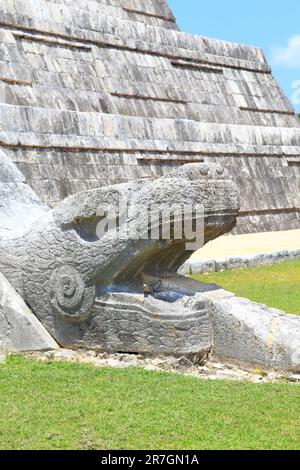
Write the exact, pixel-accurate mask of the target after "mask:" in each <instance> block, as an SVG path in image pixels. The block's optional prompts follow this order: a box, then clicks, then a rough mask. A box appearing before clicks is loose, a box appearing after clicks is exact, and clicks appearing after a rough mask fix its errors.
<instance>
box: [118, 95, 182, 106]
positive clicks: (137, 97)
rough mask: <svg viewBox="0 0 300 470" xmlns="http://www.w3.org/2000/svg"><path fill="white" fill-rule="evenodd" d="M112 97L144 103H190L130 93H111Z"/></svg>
mask: <svg viewBox="0 0 300 470" xmlns="http://www.w3.org/2000/svg"><path fill="white" fill-rule="evenodd" d="M110 95H111V96H114V97H116V98H125V99H128V100H142V101H158V102H160V103H174V104H184V105H187V104H188V102H187V101H184V100H179V99H175V98H165V97H159V96H146V95H135V94H130V93H110Z"/></svg>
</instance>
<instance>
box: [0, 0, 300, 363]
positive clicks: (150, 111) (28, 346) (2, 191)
mask: <svg viewBox="0 0 300 470" xmlns="http://www.w3.org/2000/svg"><path fill="white" fill-rule="evenodd" d="M0 119H1V120H0V351H26V350H43V349H54V348H58V347H60V346H63V347H72V348H78V347H83V348H92V349H98V350H105V351H109V352H130V353H144V354H151V355H156V354H165V355H174V356H177V357H181V356H184V357H188V358H190V359H192V360H193V361H196V362H197V361H202V360H204V359H205V358H206V357H207V356H208V355H213V356H217V357H219V358H221V359H223V358H224V359H231V360H232V359H235V360H237V361H238V362H246V363H251V364H260V365H264V366H269V367H275V368H280V369H290V370H300V319H299V318H298V317H296V316H293V315H285V314H284V312H279V311H277V310H274V309H268V308H267V307H265V306H262V305H258V304H255V303H253V302H250V301H248V300H246V299H238V298H236V297H235V296H234V295H233V294H231V293H230V292H226V291H224V290H223V289H221V288H219V287H218V286H216V285H211V284H201V283H198V282H196V281H193V280H191V279H188V278H186V277H183V276H180V275H179V274H177V272H178V269H179V268H180V266H182V264H183V263H184V262H185V261H186V260H187V259H188V257H189V256H190V252H189V251H187V249H186V242H187V241H188V239H187V238H186V237H183V238H182V239H178V238H177V237H176V234H175V222H176V221H175V220H173V222H172V224H173V225H172V226H171V230H170V232H169V235H168V237H165V238H163V237H159V238H158V239H153V238H151V237H148V238H147V237H146V238H135V237H134V236H133V234H134V233H136V232H138V230H139V228H140V224H141V222H142V221H143V219H144V218H146V215H147V216H148V207H149V206H150V205H151V204H156V205H157V206H158V207H161V206H162V205H163V204H166V205H167V206H168V207H171V206H172V205H173V204H179V205H189V206H192V205H201V206H203V208H204V242H205V243H207V242H208V241H210V240H213V239H214V238H216V237H218V236H220V235H222V234H224V233H226V232H228V231H230V230H232V229H234V227H236V230H237V231H244V232H247V231H255V230H265V229H268V230H269V229H272V230H275V229H280V228H289V227H290V228H292V227H298V226H299V221H300V218H299V205H297V204H299V203H298V200H299V187H298V181H299V176H300V175H299V165H298V163H299V164H300V125H299V123H298V122H297V120H296V118H295V116H294V112H293V110H292V109H291V107H290V105H289V104H288V102H287V100H286V98H285V97H284V96H283V94H282V92H281V91H280V89H279V88H278V86H277V84H276V83H275V81H274V79H273V77H272V75H271V72H270V69H269V67H268V65H267V64H266V61H265V59H264V57H263V54H262V52H261V51H260V50H259V49H255V48H251V47H246V46H239V45H234V44H230V43H224V42H222V41H215V40H208V39H206V38H202V37H196V36H195V37H194V36H193V37H192V36H188V35H186V34H184V33H181V32H179V31H178V28H177V26H176V22H175V19H174V17H173V15H172V13H171V11H170V10H169V8H168V6H167V4H166V2H165V1H163V0H143V1H138V0H132V1H129V0H128V1H125V0H124V1H123V0H98V1H92V0H91V1H89V0H82V1H81V2H75V1H73V0H53V1H48V0H39V1H38V0H26V1H25V0H18V1H17V0H16V1H14V0H8V1H7V0H6V1H4V0H0ZM216 163H218V164H220V165H221V166H220V165H216ZM120 199H126V200H127V201H128V207H129V212H128V214H127V215H126V220H125V222H126V224H125V226H124V227H123V225H121V229H120V231H119V233H118V236H117V233H116V230H115V229H112V230H109V231H107V232H106V233H105V234H104V235H103V236H102V237H99V236H98V233H97V227H98V225H99V223H101V221H102V217H103V214H102V215H101V213H100V214H99V211H98V209H99V208H101V207H106V205H108V206H109V205H110V204H114V203H117V202H119V200H120ZM240 204H241V207H240ZM141 205H142V206H143V207H144V209H145V207H146V211H141V210H140V207H141ZM190 217H191V222H194V223H195V221H196V220H195V218H196V216H195V214H194V213H192V214H191V216H190ZM161 224H162V221H161V219H158V228H161Z"/></svg>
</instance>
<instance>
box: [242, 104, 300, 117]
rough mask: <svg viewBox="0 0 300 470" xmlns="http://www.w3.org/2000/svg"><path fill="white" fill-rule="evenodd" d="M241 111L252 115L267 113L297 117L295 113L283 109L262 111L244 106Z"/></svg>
mask: <svg viewBox="0 0 300 470" xmlns="http://www.w3.org/2000/svg"><path fill="white" fill-rule="evenodd" d="M239 109H240V110H241V111H250V112H252V113H265V114H284V115H287V116H295V115H296V114H295V112H294V111H286V110H281V109H260V108H247V107H244V106H240V107H239Z"/></svg>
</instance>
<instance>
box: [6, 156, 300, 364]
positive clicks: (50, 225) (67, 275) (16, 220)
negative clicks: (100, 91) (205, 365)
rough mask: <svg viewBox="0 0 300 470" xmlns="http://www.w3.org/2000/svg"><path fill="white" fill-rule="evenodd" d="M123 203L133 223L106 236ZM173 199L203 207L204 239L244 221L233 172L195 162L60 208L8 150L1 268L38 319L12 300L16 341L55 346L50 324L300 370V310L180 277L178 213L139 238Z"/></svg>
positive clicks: (82, 341) (121, 346)
mask: <svg viewBox="0 0 300 470" xmlns="http://www.w3.org/2000/svg"><path fill="white" fill-rule="evenodd" d="M120 200H121V201H124V200H126V201H128V207H127V209H128V212H127V213H126V218H125V219H124V221H125V222H126V223H123V224H120V227H119V229H118V230H117V229H116V228H115V227H113V228H111V229H110V230H109V231H107V232H105V233H103V234H102V236H101V237H100V238H99V232H98V228H99V223H101V222H102V221H103V220H104V219H103V217H104V216H103V214H105V211H108V210H109V208H110V207H111V206H112V205H113V206H114V205H115V204H117V203H118V202H120ZM163 204H167V206H172V205H182V204H186V205H187V204H188V205H190V204H192V205H196V204H200V205H203V206H204V225H203V229H204V242H205V243H206V242H208V241H209V240H212V239H214V238H216V237H218V236H220V235H221V234H223V233H225V232H226V231H228V230H230V229H231V228H232V227H233V226H234V224H235V220H236V214H237V211H238V207H239V204H238V197H237V190H236V187H235V185H234V184H233V183H232V182H231V181H230V180H229V179H228V178H227V176H226V173H225V172H224V171H223V170H222V169H220V168H218V167H216V166H215V165H207V164H190V165H185V166H183V167H181V168H179V169H178V170H176V171H174V172H172V173H170V174H169V175H168V176H165V177H162V178H159V179H157V180H155V181H145V180H144V181H143V180H140V181H136V182H133V183H126V184H120V185H115V186H108V187H104V188H101V189H97V190H92V191H84V192H81V193H78V194H75V195H73V196H70V197H68V198H67V199H65V200H64V201H62V203H60V204H59V205H58V206H57V207H56V208H55V209H53V210H49V208H47V207H45V206H43V205H42V204H41V203H40V202H39V200H38V198H37V197H36V195H35V194H34V192H33V191H32V189H31V188H30V187H29V186H28V185H27V184H26V183H25V181H24V179H23V177H22V175H21V174H20V172H19V171H18V170H17V169H16V168H15V167H14V165H13V164H12V163H11V161H10V159H9V158H7V157H6V155H5V154H4V153H0V218H1V228H0V230H1V232H0V234H1V238H0V271H1V272H2V273H3V274H4V275H5V276H6V278H7V280H8V281H10V282H11V284H12V286H13V287H14V288H15V289H16V290H17V291H18V293H19V294H20V295H21V296H22V297H23V299H24V300H25V302H26V303H27V305H29V306H30V308H31V309H32V311H33V312H34V313H35V315H36V317H37V318H35V317H32V316H31V317H30V318H31V324H28V318H29V316H28V315H29V314H28V313H27V314H26V312H25V313H23V312H22V309H20V308H18V309H14V311H13V312H12V309H11V308H10V305H13V301H12V300H13V299H12V298H10V299H7V297H6V300H5V302H3V299H2V303H1V302H0V306H1V308H2V310H0V314H1V315H2V316H1V315H0V320H1V318H4V319H7V318H11V320H13V321H14V322H15V324H16V325H19V326H20V328H19V331H20V335H19V336H18V335H17V336H16V335H12V334H11V331H12V330H11V329H10V328H8V327H7V326H5V325H6V323H4V322H1V321H0V339H1V337H2V338H12V340H11V341H10V342H9V341H6V347H7V348H8V349H11V350H22V349H28V347H29V346H30V345H31V346H32V349H42V348H45V347H47V345H49V344H56V343H55V342H54V341H53V343H51V342H52V339H51V340H49V337H47V336H46V337H45V331H46V330H47V332H48V333H47V335H48V334H49V333H50V334H51V335H52V337H53V338H54V339H55V340H56V341H57V342H58V344H59V345H61V346H64V347H84V348H94V349H100V350H106V351H113V352H142V353H148V354H154V355H155V354H170V355H174V356H182V355H185V356H188V357H192V358H193V359H194V360H195V359H196V360H201V359H203V358H205V357H206V356H207V355H208V354H209V353H210V354H213V355H216V356H218V357H220V358H226V359H235V360H237V361H239V362H244V363H252V364H260V365H264V366H270V367H275V368H279V369H292V370H300V354H299V351H300V320H299V318H298V317H295V316H293V315H285V314H284V313H283V312H278V311H275V310H274V309H268V308H267V307H265V306H262V305H258V304H255V303H253V302H250V301H248V300H246V299H238V298H236V297H235V296H234V295H233V294H231V293H229V292H225V291H224V290H223V289H221V288H219V287H218V286H216V285H209V284H201V283H198V282H196V281H193V280H191V279H189V278H186V277H183V276H180V275H178V274H177V271H178V268H179V267H180V266H181V265H182V264H183V262H184V261H185V260H186V259H187V258H188V257H189V256H190V252H189V251H187V250H186V242H187V241H188V238H187V237H183V238H182V239H178V240H177V239H176V237H175V225H176V222H178V220H177V219H176V217H174V219H173V220H172V226H171V230H170V235H169V237H167V238H166V239H162V237H157V239H153V238H151V237H148V236H147V237H144V238H141V237H140V238H139V237H136V234H137V232H138V230H139V229H140V228H141V227H147V229H148V209H149V207H151V206H153V205H154V206H156V207H157V206H158V207H162V206H163ZM99 209H105V210H102V211H101V210H100V211H99ZM119 215H120V214H119ZM194 217H195V215H194V214H192V215H191V218H192V220H193V221H194V222H195V220H194ZM124 221H123V222H124ZM145 221H147V223H146V224H143V222H145ZM157 224H158V227H160V228H161V225H162V224H161V220H160V219H158V221H157ZM147 235H148V234H147ZM3 279H4V278H3ZM8 281H6V280H5V282H6V283H7V282H8ZM9 292H10V293H11V297H13V296H12V292H14V291H13V289H12V288H11V289H10V291H9ZM14 295H17V294H16V293H15V294H14ZM2 297H3V296H2ZM0 300H1V299H0ZM20 300H21V298H20ZM22 302H23V301H22ZM24 305H25V304H24ZM26 308H27V307H26ZM26 315H27V317H26ZM31 315H32V314H31ZM25 317H26V318H27V320H26V318H25ZM32 318H35V321H33V320H32ZM38 320H39V321H40V323H39V321H38ZM24 321H25V324H24V325H23V323H24ZM1 325H2V326H1ZM42 325H43V326H42ZM31 330H32V332H31V333H30V334H29V333H28V331H31ZM31 339H32V340H31ZM0 349H1V345H0Z"/></svg>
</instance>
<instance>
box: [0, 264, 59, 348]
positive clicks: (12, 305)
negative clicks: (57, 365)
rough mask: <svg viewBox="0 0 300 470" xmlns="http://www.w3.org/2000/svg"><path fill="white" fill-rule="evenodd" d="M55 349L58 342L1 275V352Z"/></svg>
mask: <svg viewBox="0 0 300 470" xmlns="http://www.w3.org/2000/svg"><path fill="white" fill-rule="evenodd" d="M55 348H58V345H57V344H56V342H55V341H54V340H53V338H52V337H51V336H50V335H49V333H48V332H47V331H46V329H45V328H44V327H43V325H42V324H41V323H40V322H39V320H38V319H37V317H36V316H35V315H34V314H33V313H32V312H31V311H30V310H29V308H28V307H27V305H26V304H25V302H24V300H23V299H22V298H21V296H20V295H19V294H18V293H17V292H16V291H15V290H14V289H13V287H12V286H11V284H10V283H9V282H8V281H7V279H5V277H4V276H3V275H2V274H1V273H0V351H1V352H2V353H3V352H24V351H43V350H51V349H55Z"/></svg>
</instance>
